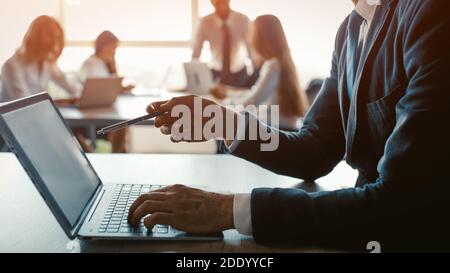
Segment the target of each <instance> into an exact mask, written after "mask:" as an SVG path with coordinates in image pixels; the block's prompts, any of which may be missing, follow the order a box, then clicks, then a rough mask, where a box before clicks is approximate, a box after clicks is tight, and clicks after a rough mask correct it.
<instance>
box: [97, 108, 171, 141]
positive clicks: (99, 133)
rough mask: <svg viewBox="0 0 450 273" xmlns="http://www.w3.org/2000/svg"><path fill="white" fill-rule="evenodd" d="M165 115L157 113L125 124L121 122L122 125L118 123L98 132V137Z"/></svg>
mask: <svg viewBox="0 0 450 273" xmlns="http://www.w3.org/2000/svg"><path fill="white" fill-rule="evenodd" d="M164 113H165V112H155V113H153V114H149V115H145V116H142V117H139V118H135V119H132V120H127V121H123V122H120V123H117V124H113V125H111V126H108V127H105V128H103V129H101V130H100V131H98V132H97V135H99V136H101V135H105V134H107V133H109V132H112V131H117V130H120V129H123V128H126V127H129V126H131V125H133V124H138V123H141V122H144V121H146V120H149V119H152V118H156V117H158V116H161V115H162V114H164Z"/></svg>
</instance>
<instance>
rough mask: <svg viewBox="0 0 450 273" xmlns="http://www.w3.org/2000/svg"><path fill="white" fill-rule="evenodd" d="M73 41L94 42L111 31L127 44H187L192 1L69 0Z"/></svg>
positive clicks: (69, 28) (67, 11) (67, 23)
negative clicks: (101, 34)
mask: <svg viewBox="0 0 450 273" xmlns="http://www.w3.org/2000/svg"><path fill="white" fill-rule="evenodd" d="M63 3H64V9H63V11H64V24H65V29H66V34H67V38H68V40H69V41H91V40H93V39H95V37H96V36H97V35H98V34H99V33H100V32H101V31H103V30H106V29H108V30H111V31H112V32H114V33H115V34H116V35H117V36H118V37H119V38H120V39H121V40H124V41H187V40H190V38H191V32H192V27H191V23H192V14H191V1H189V0H113V1H111V0H65V1H63Z"/></svg>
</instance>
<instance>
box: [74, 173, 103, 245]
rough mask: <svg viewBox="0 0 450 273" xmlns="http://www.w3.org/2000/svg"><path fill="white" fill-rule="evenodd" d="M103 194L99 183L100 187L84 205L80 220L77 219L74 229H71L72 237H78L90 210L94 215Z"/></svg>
mask: <svg viewBox="0 0 450 273" xmlns="http://www.w3.org/2000/svg"><path fill="white" fill-rule="evenodd" d="M104 192H105V187H104V186H103V183H101V182H100V185H99V186H98V187H97V190H96V191H95V194H93V195H92V197H91V198H90V199H89V201H88V203H87V204H86V206H85V207H84V209H83V212H82V213H81V216H80V218H79V219H78V221H77V223H76V224H75V227H74V228H73V229H72V234H73V235H74V236H78V232H79V231H80V229H81V227H82V226H83V223H84V222H85V221H86V218H87V217H88V216H89V215H90V212H91V210H92V213H94V211H95V207H96V206H97V204H98V203H99V202H100V199H101V198H102V196H103V193H104ZM93 207H94V208H93Z"/></svg>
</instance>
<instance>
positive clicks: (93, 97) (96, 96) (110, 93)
mask: <svg viewBox="0 0 450 273" xmlns="http://www.w3.org/2000/svg"><path fill="white" fill-rule="evenodd" d="M122 81H123V78H120V77H110V78H89V79H87V80H86V82H85V83H84V89H83V92H82V94H81V97H80V98H79V99H77V100H76V101H75V106H77V107H79V108H89V107H107V106H111V105H113V103H114V102H115V101H116V99H117V97H118V96H119V94H120V93H121V92H122Z"/></svg>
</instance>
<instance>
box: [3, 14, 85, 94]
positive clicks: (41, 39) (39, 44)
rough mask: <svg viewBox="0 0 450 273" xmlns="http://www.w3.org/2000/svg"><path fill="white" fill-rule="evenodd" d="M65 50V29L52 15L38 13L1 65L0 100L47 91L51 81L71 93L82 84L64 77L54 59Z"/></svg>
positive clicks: (76, 90) (78, 90) (75, 91)
mask: <svg viewBox="0 0 450 273" xmlns="http://www.w3.org/2000/svg"><path fill="white" fill-rule="evenodd" d="M63 49H64V31H63V29H62V28H61V26H60V24H59V23H58V22H57V21H56V20H55V19H54V18H52V17H49V16H45V15H44V16H40V17H38V18H36V19H35V20H34V21H33V22H32V23H31V25H30V27H29V29H28V31H27V33H26V35H25V37H24V39H23V43H22V45H21V46H20V48H19V49H18V50H17V51H16V52H15V54H14V55H13V56H12V57H11V58H10V59H8V60H7V61H6V63H5V64H4V65H3V68H2V89H1V93H0V102H5V101H10V100H15V99H19V98H22V97H26V96H30V95H33V94H37V93H40V92H44V91H47V89H48V85H49V82H50V81H52V82H54V83H55V84H57V85H58V86H60V87H61V88H62V89H64V90H65V91H66V92H67V93H69V95H70V96H73V97H77V96H79V93H80V91H81V86H79V85H78V84H76V83H71V82H69V81H68V80H67V78H66V76H65V75H64V73H63V72H62V71H61V70H60V69H59V67H58V66H57V64H56V61H57V60H58V58H59V57H60V56H61V53H62V51H63Z"/></svg>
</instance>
